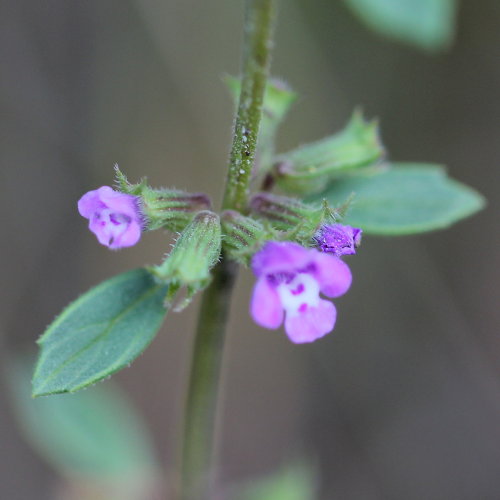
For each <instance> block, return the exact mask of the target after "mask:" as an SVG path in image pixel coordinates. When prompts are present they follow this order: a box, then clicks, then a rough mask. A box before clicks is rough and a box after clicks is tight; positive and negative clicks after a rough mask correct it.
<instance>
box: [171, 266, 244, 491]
mask: <svg viewBox="0 0 500 500" xmlns="http://www.w3.org/2000/svg"><path fill="white" fill-rule="evenodd" d="M234 267H235V266H234V265H233V263H231V262H228V261H227V260H225V261H222V262H221V263H220V264H219V265H218V266H217V268H216V270H215V271H214V277H213V281H212V282H211V284H210V286H209V287H208V288H207V290H206V291H205V293H204V294H203V301H202V304H201V309H200V314H199V317H198V327H197V331H196V334H195V339H194V346H193V354H192V364H191V373H190V380H189V387H188V392H187V399H186V407H185V418H184V436H183V449H182V477H181V484H182V486H181V492H182V493H181V499H182V500H202V499H205V498H209V497H210V489H211V483H212V481H211V479H212V478H211V477H210V463H211V459H212V449H213V446H212V444H213V432H214V427H215V414H216V402H217V387H218V382H219V375H220V367H221V361H222V353H223V347H224V334H225V324H226V320H227V315H228V310H229V303H230V295H231V289H232V287H233V283H234V278H235V276H236V272H235V268H234Z"/></svg>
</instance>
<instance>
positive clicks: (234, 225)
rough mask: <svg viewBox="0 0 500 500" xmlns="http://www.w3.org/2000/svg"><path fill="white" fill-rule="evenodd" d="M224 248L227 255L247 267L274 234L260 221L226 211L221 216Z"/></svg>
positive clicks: (233, 211)
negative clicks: (251, 258)
mask: <svg viewBox="0 0 500 500" xmlns="http://www.w3.org/2000/svg"><path fill="white" fill-rule="evenodd" d="M221 225H222V234H223V237H222V238H223V239H222V242H223V247H224V250H225V252H227V255H228V256H229V257H230V258H232V259H234V260H236V261H237V262H239V263H240V264H243V265H247V264H248V261H249V260H250V257H251V256H252V255H253V254H254V253H255V252H256V251H257V250H258V249H259V248H260V247H261V246H262V244H263V243H264V242H265V241H267V240H269V239H272V233H271V232H270V231H269V230H268V229H266V228H265V227H264V226H263V225H262V224H261V223H260V222H259V221H257V220H255V219H252V218H251V217H246V216H244V215H242V214H240V213H239V212H236V211H235V210H226V211H224V212H223V213H222V215H221Z"/></svg>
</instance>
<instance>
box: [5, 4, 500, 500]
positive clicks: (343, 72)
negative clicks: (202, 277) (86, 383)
mask: <svg viewBox="0 0 500 500" xmlns="http://www.w3.org/2000/svg"><path fill="white" fill-rule="evenodd" d="M241 4H242V2H235V1H234V0H210V1H206V0H204V1H203V0H185V1H183V2H178V1H175V0H162V1H160V0H125V1H123V0H122V1H118V0H107V1H97V0H88V1H85V2H68V1H62V0H50V1H47V2H35V1H30V0H27V1H20V2H17V1H14V0H6V1H4V2H2V3H1V5H0V65H1V67H2V71H1V74H0V109H1V117H2V119H1V120H0V131H1V132H0V164H1V169H0V176H1V177H0V179H1V180H0V189H1V197H0V206H1V208H0V211H1V214H2V221H3V222H2V225H3V230H2V244H1V252H2V254H1V261H0V262H1V265H2V272H1V275H2V283H3V286H2V290H1V292H0V293H1V295H2V300H1V302H0V307H1V324H0V334H1V338H2V342H1V349H2V353H1V355H2V368H4V370H3V373H2V375H3V378H2V380H1V382H0V390H1V392H0V398H1V401H0V408H1V410H0V498H2V499H3V498H5V499H9V500H18V499H19V500H32V499H37V500H52V499H55V498H57V499H64V500H67V499H91V498H92V499H98V498H99V499H104V500H111V499H115V498H120V499H125V498H130V499H132V500H137V499H144V500H147V499H149V498H162V495H163V497H164V496H165V495H166V493H165V491H168V488H169V483H170V477H171V476H172V467H173V464H174V460H175V443H176V433H177V430H178V419H179V416H180V411H181V406H182V393H183V388H184V383H185V378H186V373H187V365H186V363H187V361H188V358H189V347H190V342H191V339H192V332H193V327H194V324H195V319H196V311H197V305H198V302H197V301H196V303H195V304H193V305H192V306H191V307H190V308H188V309H187V310H185V311H184V312H183V313H181V314H170V315H169V316H168V317H167V321H166V323H165V325H164V327H163V328H162V330H161V331H160V333H159V334H158V336H157V338H156V339H155V340H154V342H153V345H152V347H151V348H149V349H148V350H147V351H146V352H145V353H144V354H143V355H142V356H141V357H140V358H139V359H137V360H136V361H135V362H134V364H133V367H131V368H130V369H126V370H124V371H122V372H121V373H119V374H118V375H116V376H114V377H113V382H114V383H115V384H114V385H110V383H109V382H105V383H103V384H101V386H98V387H100V388H98V389H97V391H108V390H109V391H111V392H112V393H113V395H108V396H107V395H106V394H107V393H106V392H103V393H101V392H99V393H96V392H92V391H95V390H94V389H89V390H88V391H85V392H84V393H82V394H86V395H87V396H86V397H87V398H90V400H91V401H90V402H89V403H88V404H87V403H86V402H85V401H83V402H82V400H81V399H80V400H77V399H72V402H73V404H76V405H77V406H76V407H75V409H74V410H72V411H73V412H74V414H75V415H76V416H80V417H81V416H82V415H84V416H85V415H86V414H87V413H88V414H89V415H94V416H97V417H98V416H99V415H101V413H102V414H103V415H104V417H103V419H104V420H105V421H106V422H105V423H102V422H101V420H99V419H97V420H99V421H98V422H96V423H95V426H93V425H94V424H92V425H91V430H90V431H89V433H90V434H89V433H87V432H86V431H85V430H83V431H82V429H81V428H80V427H78V425H79V424H78V422H76V423H75V420H74V418H73V417H74V416H75V415H74V416H73V417H71V416H70V415H69V414H64V415H63V416H61V414H60V413H59V410H58V404H59V403H49V402H48V401H49V399H50V398H45V399H44V401H46V402H43V403H38V402H37V401H34V402H33V401H30V400H29V397H28V391H29V388H28V379H29V374H27V373H26V369H25V366H26V365H25V364H23V363H21V364H18V362H17V361H18V359H19V357H20V356H21V353H28V355H30V354H31V355H34V353H35V352H36V349H35V345H34V342H35V340H36V339H37V338H38V336H39V335H40V334H41V333H42V332H43V330H44V328H45V327H46V325H48V324H49V323H50V322H51V321H52V319H53V318H54V316H55V315H56V314H57V313H58V312H59V311H60V310H61V309H62V307H63V306H65V305H66V304H67V303H68V302H69V301H70V300H73V299H74V298H76V297H77V296H78V295H79V294H80V293H82V292H83V291H85V290H87V289H88V288H90V287H91V286H93V285H95V284H97V283H98V282H99V281H102V280H104V279H106V278H108V277H111V276H112V275H115V274H118V273H120V272H122V271H125V270H127V269H132V268H134V267H138V266H141V265H143V264H144V263H147V264H153V263H157V262H159V261H160V259H161V257H162V255H163V253H164V252H166V251H167V250H168V248H169V243H170V237H169V236H168V235H166V234H162V233H161V232H155V233H150V234H145V235H144V237H143V238H142V240H141V242H140V244H139V245H138V246H136V247H134V248H132V249H128V250H123V251H120V252H110V251H109V250H108V249H106V248H104V247H102V246H100V245H98V244H97V242H96V240H95V237H94V236H93V235H92V234H91V233H90V232H89V231H88V230H87V228H86V226H87V224H86V221H85V220H84V219H82V218H81V217H80V216H79V215H78V213H77V210H76V201H77V199H78V198H79V197H80V196H81V194H83V193H84V192H86V191H88V190H90V189H95V188H96V187H98V186H101V185H109V184H111V183H112V181H113V165H114V164H115V163H118V164H119V165H120V168H121V169H122V170H123V171H124V172H125V173H126V174H127V175H128V176H129V178H130V180H132V181H135V180H137V179H138V178H139V177H141V176H144V175H147V176H148V178H149V180H150V183H151V184H152V185H156V186H175V187H177V188H182V189H186V190H191V191H204V192H207V193H209V194H210V195H212V196H213V197H214V198H215V199H216V200H220V198H221V194H222V178H223V175H224V172H225V168H226V164H227V157H228V150H229V143H230V136H231V125H232V113H233V109H232V107H233V106H232V102H231V98H230V95H229V92H228V91H227V89H226V88H225V86H224V84H223V83H222V77H223V76H224V75H225V74H226V73H229V74H233V75H237V74H238V72H239V67H240V43H241V26H242V10H243V9H242V5H241ZM499 23H500V4H499V3H498V2H496V1H495V0H483V1H482V2H475V1H473V0H462V1H461V2H460V5H459V9H458V11H457V17H456V34H455V39H454V42H453V44H452V45H451V46H450V47H449V48H448V50H421V49H419V48H418V47H416V46H415V45H414V44H413V45H412V44H410V43H404V42H403V43H399V42H398V41H395V40H392V39H389V38H386V37H384V36H380V35H379V34H375V33H374V32H373V31H371V30H370V29H369V28H368V27H367V26H366V25H365V24H363V23H362V22H361V20H360V19H359V18H358V17H356V15H355V13H354V11H353V10H350V9H349V8H348V6H346V4H345V3H344V2H333V1H328V0H312V1H309V2H301V1H300V0H282V1H281V8H280V12H279V19H278V27H277V33H276V50H275V54H274V61H273V74H274V75H275V76H279V77H282V78H284V79H285V80H286V81H288V82H289V83H290V85H291V86H292V88H294V90H296V91H297V92H298V93H299V94H300V99H299V100H298V102H297V103H296V104H295V106H294V108H293V109H292V111H291V112H290V114H289V117H288V119H287V121H286V123H285V124H284V126H283V128H282V130H281V134H280V137H279V150H281V151H284V150H287V149H290V148H293V147H295V146H296V145H298V144H300V143H302V142H308V141H311V140H314V139H317V138H321V137H323V136H325V135H328V134H330V133H332V132H335V131H336V130H339V129H340V128H341V127H342V126H343V125H344V124H345V122H346V121H347V119H348V118H349V116H350V114H351V112H352V110H353V108H354V107H355V106H357V105H361V106H362V107H363V109H364V111H365V113H366V115H367V116H368V117H378V118H379V119H380V122H381V130H382V139H383V142H384V144H385V145H386V147H387V150H388V152H389V156H390V157H391V158H392V159H394V160H408V161H430V162H436V163H442V164H446V165H447V166H448V168H449V173H450V174H451V175H452V176H453V177H454V178H456V179H458V180H460V181H462V182H465V183H467V184H469V185H471V186H473V187H475V188H476V189H478V190H479V191H480V192H482V193H483V194H484V195H485V196H486V197H487V198H488V200H489V205H488V207H487V208H486V210H484V211H482V212H480V213H479V215H477V216H475V217H473V218H471V219H468V220H466V221H463V222H461V223H459V224H457V225H456V226H454V227H453V228H452V229H450V230H448V231H444V232H437V233H433V234H429V235H422V236H418V237H405V238H397V239H396V238H395V239H385V238H375V237H369V236H367V237H366V238H365V239H364V241H363V246H362V248H361V249H360V251H359V253H358V255H357V256H356V257H354V258H350V259H349V264H350V266H351V268H352V270H353V274H354V284H353V286H352V288H351V291H350V292H349V294H348V295H346V296H345V297H342V298H341V299H339V300H337V301H336V304H337V306H338V311H339V317H338V322H337V326H336V329H335V332H334V334H332V335H330V336H328V337H326V338H325V339H323V340H321V341H319V342H317V343H314V344H311V345H303V346H296V345H293V344H291V343H290V342H289V341H288V340H287V338H286V336H285V335H284V334H283V332H282V331H277V332H274V331H266V330H262V329H260V328H258V327H257V326H256V325H254V324H253V323H252V321H251V320H250V318H249V316H248V314H247V307H248V301H249V296H250V292H251V285H252V281H253V280H252V277H251V275H250V273H249V272H248V271H245V270H242V272H241V273H240V276H239V280H238V284H237V290H236V295H235V297H234V303H233V306H232V313H231V321H230V325H229V334H228V341H227V350H226V356H225V364H224V376H223V387H222V398H221V407H220V408H221V411H220V423H219V429H218V436H219V450H218V452H219V478H220V484H222V485H225V486H224V487H223V488H222V487H221V492H220V495H221V498H225V499H233V498H236V493H234V494H232V493H228V491H229V490H228V486H227V485H237V484H240V483H244V484H249V483H254V482H255V481H256V478H261V477H269V476H273V475H275V474H276V473H279V471H283V470H286V469H287V467H290V464H294V465H293V467H295V468H296V470H298V469H300V472H297V474H295V475H294V474H292V476H293V477H294V478H295V479H296V478H297V477H298V476H300V475H301V474H302V476H303V477H305V479H303V482H304V481H305V482H306V483H307V484H308V485H309V486H307V487H306V489H307V488H309V489H310V491H312V490H314V492H315V493H314V494H315V495H316V498H320V499H324V500H336V499H340V500H372V499H383V500H386V499H395V500H396V499H398V500H399V499H409V500H414V499H415V500H417V499H418V500H422V499H425V500H434V499H436V500H472V499H481V500H490V499H491V500H498V499H499V498H500V425H499V422H500V420H499V417H500V391H499V389H500V369H499V366H500V365H499V360H500V337H499V335H498V333H499V331H498V330H499V328H498V325H499V319H500V318H499V316H500V308H499V307H498V306H499V298H500V291H499V290H500V288H499V287H498V283H499V282H500V275H499V269H500V262H499V252H498V249H499V247H500V232H499V230H498V229H499V212H498V208H499V207H498V189H499V180H500V168H499V164H500V149H499V147H498V144H499V137H500V120H499V118H500V98H499V93H498V92H499V90H498V89H499V88H500V64H499V61H500V29H499V26H500V24H499ZM116 384H117V385H118V386H119V393H118V394H115V393H116V389H115V388H114V387H115V385H116ZM16 388H17V389H16ZM23 391H25V392H26V395H25V396H26V397H24V396H20V394H24V393H23ZM13 393H15V394H18V396H17V397H13ZM94 395H97V396H95V398H94ZM76 397H77V396H69V398H76ZM23 398H24V399H23ZM61 398H68V396H57V397H54V401H56V400H57V401H58V402H60V401H61ZM96 398H97V399H96ZM113 398H118V399H119V401H118V402H117V401H115V403H116V404H117V405H118V406H117V407H113V408H114V410H113V408H111V409H110V408H109V407H103V406H102V404H104V405H105V406H106V405H108V406H109V404H111V403H109V401H114V399H113ZM123 398H127V399H126V400H123ZM97 400H99V401H101V402H99V401H97ZM96 401H97V402H96ZM102 401H104V403H102ZM78 404H83V405H84V407H79V406H78ZM113 404H114V403H113ZM51 405H52V406H51ZM85 405H87V406H85ZM92 405H97V406H95V407H94V406H92ZM120 405H122V406H120ZM123 405H125V406H126V409H124V410H122V411H118V410H116V408H123ZM129 407H133V408H135V410H134V411H132V409H130V408H129ZM82 408H83V409H82ZM115 410H116V411H115ZM64 411H66V410H64ZM110 412H111V413H110ZM69 413H71V412H69ZM125 415H127V416H128V417H130V418H129V421H128V423H127V422H125V423H123V422H121V423H120V421H121V420H122V421H123V420H126V419H127V418H128V417H125ZM97 417H96V418H97ZM61 419H62V420H61ZM72 419H73V420H72ZM106 419H107V420H106ZM84 420H85V419H84ZM68 422H69V423H68ZM73 424H74V425H73ZM68 425H69V430H68V431H67V432H68V433H69V434H68V436H70V434H71V437H68V440H66V441H65V440H63V442H62V444H58V443H57V442H56V441H57V439H58V438H57V436H59V437H60V435H61V434H62V432H63V431H62V429H63V427H64V429H66V427H67V426H68ZM82 425H84V427H85V426H86V425H88V422H87V421H86V420H85V422H83V424H82ZM65 426H66V427H65ZM92 426H93V427H92ZM106 426H107V427H106ZM120 426H123V429H122V431H123V433H122V434H120V432H121V430H120V429H121V427H120ZM73 427H75V429H76V430H75V429H74V428H73ZM131 429H133V431H132V430H131ZM145 429H147V431H146V430H145ZM66 430H67V429H66ZM94 431H95V432H94ZM75 432H81V433H82V434H81V436H80V438H81V439H80V441H78V444H75V448H72V447H71V446H70V445H68V442H71V439H73V438H75V436H74V434H75ZM92 433H94V434H96V435H98V436H100V438H99V439H102V441H101V442H103V443H106V446H104V448H106V449H107V450H108V451H109V450H111V448H113V451H114V452H115V454H116V457H118V458H117V459H116V460H118V462H119V461H120V457H121V458H122V459H123V460H124V462H126V464H125V466H123V464H121V462H120V463H119V464H118V465H117V464H116V460H115V461H114V462H113V460H111V462H112V464H111V466H110V467H109V471H108V469H106V467H107V466H106V465H102V464H101V463H100V462H98V459H97V458H96V457H99V456H100V455H99V453H101V451H102V449H101V450H100V449H99V447H97V448H95V446H94V445H93V444H92V443H90V444H89V443H87V442H86V441H85V440H86V439H87V438H88V437H89V436H90V435H92V436H94V434H92ZM133 433H136V434H134V435H136V437H137V439H136V440H135V441H134V439H131V438H130V436H131V435H132V434H133ZM115 434H116V435H115ZM121 436H129V438H130V439H129V440H124V439H122V437H121ZM108 441H109V442H108ZM111 441H112V442H111ZM84 442H85V443H84ZM82 443H83V444H82ZM94 444H95V443H94ZM64 446H66V448H68V446H69V448H68V449H66V450H65V451H64V452H62V451H61V449H62V448H64ZM93 446H94V447H93ZM82 447H83V449H85V450H86V451H88V457H90V458H88V460H87V463H86V466H87V469H85V467H82V466H81V463H80V462H79V460H80V458H81V457H76V458H77V459H76V462H78V464H77V465H75V466H74V467H73V466H71V464H70V462H71V460H73V459H75V457H73V456H72V455H73V454H74V453H79V451H75V450H80V449H82ZM101 448H102V447H101ZM138 450H139V451H138ZM124 457H125V458H124ZM82 460H83V459H82ZM106 460H107V459H106ZM127 460H128V461H127ZM134 460H135V462H134ZM96 461H97V462H96ZM84 462H85V460H84ZM111 462H110V463H111ZM106 463H108V462H106ZM139 463H140V464H142V469H144V470H143V472H144V473H143V474H142V472H141V474H142V475H140V476H141V477H140V478H139V479H138V481H136V483H135V486H134V488H135V489H134V488H132V487H130V488H126V492H124V491H122V492H121V493H120V492H119V493H117V492H116V488H115V490H113V491H112V492H110V491H111V490H109V491H108V490H106V488H107V484H108V482H110V481H111V482H113V480H112V479H111V480H110V478H112V477H119V476H116V475H115V476H113V474H115V473H121V474H123V471H126V470H137V468H138V464H139ZM297 464H299V465H297ZM115 466H116V467H115ZM127 467H128V468H129V469H127ZM139 468H141V467H139ZM97 469H99V470H97ZM115 469H116V470H115ZM142 469H141V470H142ZM304 470H306V472H304ZM89 471H90V472H89ZM117 471H118V472H117ZM98 472H101V473H102V477H100V478H97V476H99V474H98ZM108 472H109V475H108ZM161 476H163V477H164V478H163V479H158V477H161ZM285 476H286V477H288V476H287V475H286V474H283V477H285ZM302 476H301V477H302ZM89 478H90V479H89ZM92 478H93V479H95V482H92V480H93V479H92ZM96 478H97V479H96ZM119 482H120V481H119ZM121 484H122V486H123V484H124V482H123V481H122V482H121ZM292 490H293V492H294V494H296V493H297V488H295V487H293V488H291V490H290V491H292ZM162 492H163V493H162ZM127 495H128V496H127ZM233 495H234V496H233ZM304 495H305V496H302V497H300V498H299V497H297V496H296V497H293V498H298V500H303V499H304V500H305V499H307V498H313V497H312V493H310V496H307V495H309V493H304ZM245 498H247V497H245ZM248 498H250V497H248ZM252 498H260V499H261V500H267V498H264V495H261V496H260V497H259V496H258V494H256V495H255V496H254V497H252ZM274 498H275V499H278V495H277V494H276V495H275V497H274ZM281 498H283V499H284V500H288V499H291V498H292V496H288V497H286V496H284V495H282V497H280V500H281Z"/></svg>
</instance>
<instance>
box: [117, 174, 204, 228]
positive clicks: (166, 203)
mask: <svg viewBox="0 0 500 500" xmlns="http://www.w3.org/2000/svg"><path fill="white" fill-rule="evenodd" d="M115 171H116V180H117V184H118V187H119V188H120V191H123V192H124V193H128V194H131V195H135V196H139V197H140V202H141V210H142V213H143V214H144V217H145V219H146V229H148V230H151V231H152V230H155V229H160V228H165V229H169V230H170V231H181V230H182V229H184V228H185V227H186V225H187V224H188V223H189V222H190V221H191V219H192V218H193V216H194V215H195V214H196V213H197V212H199V211H200V210H208V209H210V208H211V203H210V198H209V197H208V196H207V195H206V194H203V193H187V192H185V191H180V190H177V189H153V188H151V187H149V186H148V185H147V183H146V179H142V180H141V182H140V183H139V184H131V183H129V182H128V180H127V178H126V177H125V175H124V174H123V173H122V172H121V171H120V169H119V168H118V165H115Z"/></svg>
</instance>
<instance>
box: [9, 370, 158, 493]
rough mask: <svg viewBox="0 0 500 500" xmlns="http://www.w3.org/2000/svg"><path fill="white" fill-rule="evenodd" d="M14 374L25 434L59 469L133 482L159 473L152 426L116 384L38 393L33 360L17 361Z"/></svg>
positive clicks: (16, 401)
mask: <svg viewBox="0 0 500 500" xmlns="http://www.w3.org/2000/svg"><path fill="white" fill-rule="evenodd" d="M10 375H11V376H10V377H9V381H10V385H11V388H12V391H11V392H12V394H13V397H14V407H15V410H16V412H17V415H18V417H19V422H20V423H21V425H22V429H23V430H24V435H25V436H26V438H27V439H28V440H29V441H30V442H31V444H32V445H33V446H34V448H35V449H37V450H38V451H39V453H40V454H41V455H42V457H43V458H45V459H46V460H47V461H48V462H50V463H51V464H52V465H53V466H54V467H55V468H56V470H57V471H58V472H60V473H61V474H64V475H66V476H69V477H81V478H86V479H87V480H94V479H95V480H102V479H114V480H119V481H120V482H123V481H124V480H126V481H127V483H128V484H129V483H130V482H143V481H144V480H145V479H148V478H149V477H150V476H151V475H152V474H154V471H155V469H156V467H157V460H156V457H155V453H154V451H153V445H152V441H151V438H150V435H149V433H148V430H147V428H146V427H145V425H144V422H142V420H141V419H140V417H139V415H138V414H137V413H136V411H135V409H134V407H133V406H132V404H131V402H130V401H129V400H128V399H127V398H126V397H125V395H124V394H123V393H122V392H121V391H119V390H118V388H117V387H116V386H114V385H112V384H110V383H106V384H101V385H99V386H96V387H93V388H92V389H89V390H87V391H82V392H80V393H78V394H71V395H68V394H65V395H55V396H53V397H50V398H39V399H33V398H31V394H30V380H29V369H28V364H27V363H23V362H15V363H12V365H11V370H10Z"/></svg>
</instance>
